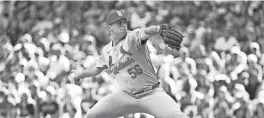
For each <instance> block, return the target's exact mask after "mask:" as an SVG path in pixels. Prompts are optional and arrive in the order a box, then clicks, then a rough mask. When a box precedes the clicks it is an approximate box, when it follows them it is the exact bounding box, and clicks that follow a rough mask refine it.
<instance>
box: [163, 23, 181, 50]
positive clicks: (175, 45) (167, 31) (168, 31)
mask: <svg viewBox="0 0 264 118" xmlns="http://www.w3.org/2000/svg"><path fill="white" fill-rule="evenodd" d="M159 33H160V35H161V37H162V39H163V41H164V43H165V44H166V45H167V46H169V47H170V48H172V49H176V50H178V51H179V50H180V48H181V42H182V39H183V37H184V36H183V35H182V34H181V33H179V32H178V31H177V30H176V29H175V28H173V27H172V26H170V25H168V24H162V25H160V30H159Z"/></svg>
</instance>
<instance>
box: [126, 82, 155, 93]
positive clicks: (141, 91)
mask: <svg viewBox="0 0 264 118" xmlns="http://www.w3.org/2000/svg"><path fill="white" fill-rule="evenodd" d="M159 85H160V82H157V83H155V84H153V85H151V86H149V87H148V88H147V89H144V90H140V91H138V92H136V93H129V94H132V95H137V94H141V93H144V92H147V91H149V90H153V89H156V88H158V87H159ZM125 92H126V91H125ZM126 93H128V92H126Z"/></svg>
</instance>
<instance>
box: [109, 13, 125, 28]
mask: <svg viewBox="0 0 264 118" xmlns="http://www.w3.org/2000/svg"><path fill="white" fill-rule="evenodd" d="M122 18H124V19H126V20H127V19H128V18H127V16H126V15H125V14H124V12H122V11H119V10H112V11H110V12H109V13H108V15H107V17H106V23H107V25H110V24H112V23H114V22H115V21H118V20H120V19H122Z"/></svg>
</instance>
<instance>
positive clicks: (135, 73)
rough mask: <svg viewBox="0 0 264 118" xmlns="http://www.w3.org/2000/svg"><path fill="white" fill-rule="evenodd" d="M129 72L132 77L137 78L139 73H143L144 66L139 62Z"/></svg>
mask: <svg viewBox="0 0 264 118" xmlns="http://www.w3.org/2000/svg"><path fill="white" fill-rule="evenodd" d="M127 72H128V74H129V75H130V76H131V78H132V79H135V78H137V76H138V75H141V74H142V73H143V70H142V68H140V66H139V65H138V64H136V65H134V66H133V67H131V68H129V69H128V70H127Z"/></svg>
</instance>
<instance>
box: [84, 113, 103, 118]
mask: <svg viewBox="0 0 264 118" xmlns="http://www.w3.org/2000/svg"><path fill="white" fill-rule="evenodd" d="M84 118H101V117H100V115H99V114H98V113H95V112H87V113H86V115H85V117H84Z"/></svg>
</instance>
